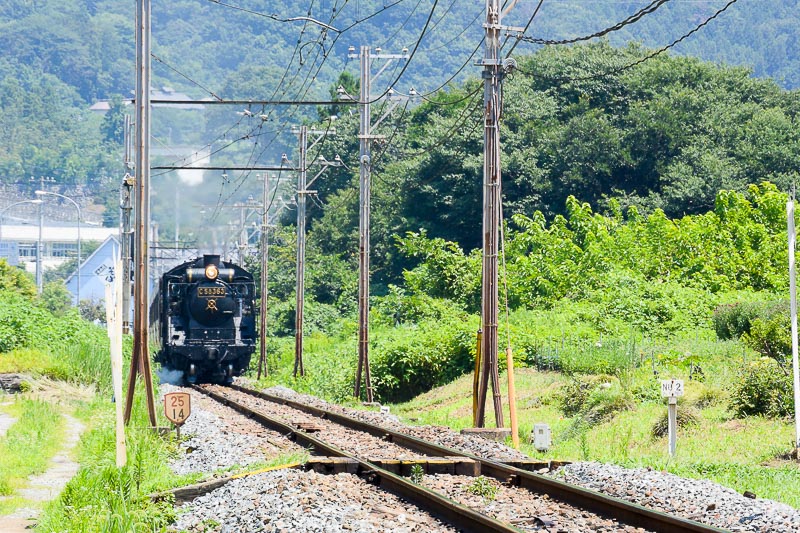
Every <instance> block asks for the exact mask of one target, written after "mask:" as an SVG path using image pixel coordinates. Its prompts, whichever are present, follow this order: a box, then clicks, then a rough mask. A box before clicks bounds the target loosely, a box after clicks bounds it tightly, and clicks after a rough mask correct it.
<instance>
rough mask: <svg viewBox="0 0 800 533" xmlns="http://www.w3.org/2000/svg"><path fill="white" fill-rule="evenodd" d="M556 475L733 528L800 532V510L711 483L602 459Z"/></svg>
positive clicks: (764, 532) (762, 532)
mask: <svg viewBox="0 0 800 533" xmlns="http://www.w3.org/2000/svg"><path fill="white" fill-rule="evenodd" d="M551 475H552V476H554V477H556V478H558V479H562V480H564V481H566V482H567V483H573V484H576V485H581V486H583V487H586V488H589V489H593V490H596V491H598V492H602V493H603V494H608V495H610V496H615V497H617V498H621V499H624V500H627V501H630V502H633V503H637V504H639V505H643V506H645V507H649V508H651V509H656V510H659V511H664V512H667V513H672V514H676V515H679V516H683V517H684V518H689V519H692V520H696V521H698V522H703V523H704V524H709V525H712V526H716V527H720V528H723V529H728V530H730V531H756V532H759V533H797V532H798V531H800V510H798V509H795V508H794V507H790V506H788V505H785V504H782V503H779V502H775V501H772V500H763V499H754V498H747V497H745V496H743V495H741V494H739V493H738V492H736V491H735V490H733V489H729V488H726V487H723V486H722V485H719V484H717V483H714V482H711V481H706V480H699V479H687V478H682V477H679V476H676V475H674V474H669V473H666V472H660V471H656V470H651V469H647V468H622V467H620V466H616V465H608V464H602V463H573V464H571V465H566V466H564V467H561V468H560V469H558V470H557V471H555V472H553V473H552V474H551Z"/></svg>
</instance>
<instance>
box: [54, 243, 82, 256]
mask: <svg viewBox="0 0 800 533" xmlns="http://www.w3.org/2000/svg"><path fill="white" fill-rule="evenodd" d="M77 255H78V245H77V244H75V243H74V242H71V243H69V242H54V243H53V255H52V257H77Z"/></svg>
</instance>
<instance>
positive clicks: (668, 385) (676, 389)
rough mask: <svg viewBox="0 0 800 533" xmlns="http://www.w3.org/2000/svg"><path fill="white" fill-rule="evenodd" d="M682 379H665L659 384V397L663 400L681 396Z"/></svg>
mask: <svg viewBox="0 0 800 533" xmlns="http://www.w3.org/2000/svg"><path fill="white" fill-rule="evenodd" d="M683 390H684V389H683V380H682V379H665V380H664V381H662V382H661V396H662V397H664V398H669V397H677V396H683Z"/></svg>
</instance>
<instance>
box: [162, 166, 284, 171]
mask: <svg viewBox="0 0 800 533" xmlns="http://www.w3.org/2000/svg"><path fill="white" fill-rule="evenodd" d="M150 169H151V170H234V171H236V170H246V171H249V170H252V171H262V172H269V171H273V172H279V171H281V170H287V171H293V170H299V169H297V168H295V167H289V166H286V165H284V166H282V167H276V166H266V167H258V166H239V167H236V166H226V167H213V166H204V167H193V166H188V165H183V166H174V165H162V166H154V167H150Z"/></svg>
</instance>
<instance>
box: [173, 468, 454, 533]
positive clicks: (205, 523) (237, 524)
mask: <svg viewBox="0 0 800 533" xmlns="http://www.w3.org/2000/svg"><path fill="white" fill-rule="evenodd" d="M180 511H181V512H183V513H184V514H183V515H182V516H181V517H180V518H179V519H178V521H177V522H176V523H175V524H174V525H173V526H172V530H173V531H188V532H190V533H200V532H203V533H212V532H220V533H240V532H243V531H247V532H249V533H256V532H286V533H290V532H291V533H295V532H306V531H320V532H326V533H328V532H337V531H370V532H372V531H375V532H378V531H386V532H402V533H412V532H433V533H437V532H452V531H455V530H454V529H452V528H450V527H448V526H446V525H444V524H442V523H441V522H439V521H438V520H437V519H435V518H434V517H433V516H431V515H430V514H428V513H426V512H424V511H421V510H420V509H419V508H417V507H415V506H413V505H412V504H410V503H407V502H405V501H404V500H401V499H399V498H397V497H396V496H393V495H392V494H389V493H386V492H383V491H381V490H379V489H377V488H376V487H374V486H373V485H370V484H368V483H366V482H364V481H362V480H361V479H359V478H358V477H356V476H352V475H350V474H336V475H332V476H326V475H322V474H315V473H314V472H300V471H298V470H280V471H275V472H266V473H263V474H257V475H254V476H249V477H246V478H242V479H236V480H233V481H231V482H230V483H228V484H226V485H225V486H224V487H221V488H219V489H217V490H215V491H213V492H210V493H209V494H206V495H205V496H201V497H199V498H197V499H195V500H194V501H193V502H191V503H190V504H186V505H184V506H183V507H182V508H181V509H180Z"/></svg>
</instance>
